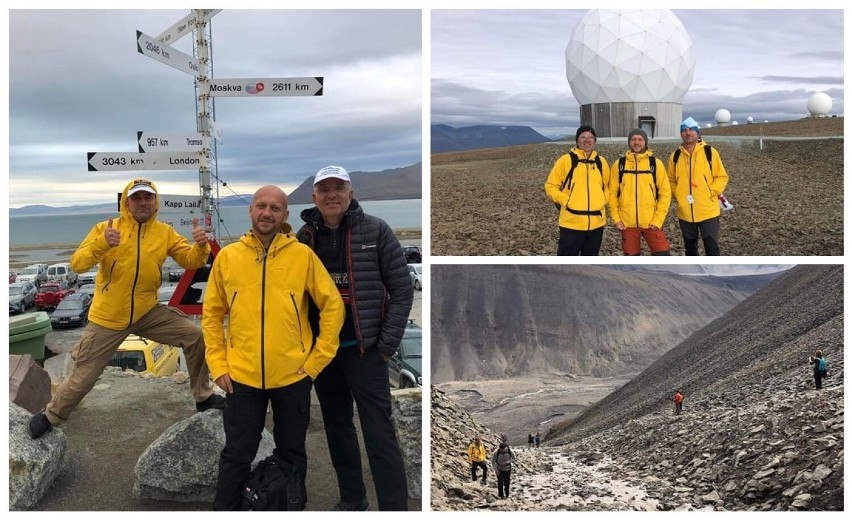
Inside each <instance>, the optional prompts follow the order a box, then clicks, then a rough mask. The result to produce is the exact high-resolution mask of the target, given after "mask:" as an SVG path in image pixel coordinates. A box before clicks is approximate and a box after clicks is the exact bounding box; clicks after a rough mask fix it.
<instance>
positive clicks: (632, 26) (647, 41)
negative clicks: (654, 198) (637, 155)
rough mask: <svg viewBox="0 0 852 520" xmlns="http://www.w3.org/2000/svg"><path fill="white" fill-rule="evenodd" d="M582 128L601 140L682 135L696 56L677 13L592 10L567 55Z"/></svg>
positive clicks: (568, 74) (568, 73) (569, 45)
mask: <svg viewBox="0 0 852 520" xmlns="http://www.w3.org/2000/svg"><path fill="white" fill-rule="evenodd" d="M565 65H566V76H567V78H568V83H569V84H570V86H571V92H572V93H573V94H574V97H575V98H576V99H577V101H579V102H580V124H581V125H590V126H592V127H594V129H595V132H596V133H597V135H598V137H627V134H628V133H630V131H631V130H633V129H634V128H641V129H642V130H644V131H645V132H647V134H648V136H650V137H676V136H679V135H680V122H681V121H682V120H683V96H684V95H685V94H686V92H687V90H689V87H690V86H691V85H692V79H693V76H694V75H695V53H694V51H693V48H692V40H691V39H690V38H689V34H687V32H686V29H685V28H684V26H683V23H682V22H681V21H680V19H678V18H677V17H676V16H675V15H674V13H672V12H671V11H670V10H667V9H663V10H592V11H589V12H588V13H586V14H585V15H584V16H583V17H582V19H580V22H579V23H578V24H577V26H576V27H575V28H574V31H573V33H572V34H571V40H570V42H569V43H568V47H567V48H566V49H565Z"/></svg>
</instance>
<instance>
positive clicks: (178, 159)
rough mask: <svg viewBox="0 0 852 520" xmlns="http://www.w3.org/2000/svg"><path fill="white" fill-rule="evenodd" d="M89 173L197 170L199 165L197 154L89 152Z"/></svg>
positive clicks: (199, 155)
mask: <svg viewBox="0 0 852 520" xmlns="http://www.w3.org/2000/svg"><path fill="white" fill-rule="evenodd" d="M87 158H88V161H89V171H90V172H106V171H127V170H197V169H198V166H199V165H200V164H201V154H200V153H199V152H171V153H133V152H128V153H110V152H89V153H88V154H87Z"/></svg>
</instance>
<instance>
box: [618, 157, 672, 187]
mask: <svg viewBox="0 0 852 520" xmlns="http://www.w3.org/2000/svg"><path fill="white" fill-rule="evenodd" d="M677 151H678V152H680V149H678V150H677ZM675 153H677V152H675ZM675 161H677V158H676V157H675ZM626 164H627V157H622V158H620V159H619V160H618V193H617V194H616V197H621V182H622V179H624V172H625V169H624V168H625V165H626ZM648 165H649V166H650V168H651V169H650V170H626V172H627V173H635V174H636V175H639V174H640V173H650V174H651V177H653V178H654V183H653V186H654V198H659V196H658V194H657V158H656V157H653V156H651V157H649V158H648ZM637 183H638V181H637Z"/></svg>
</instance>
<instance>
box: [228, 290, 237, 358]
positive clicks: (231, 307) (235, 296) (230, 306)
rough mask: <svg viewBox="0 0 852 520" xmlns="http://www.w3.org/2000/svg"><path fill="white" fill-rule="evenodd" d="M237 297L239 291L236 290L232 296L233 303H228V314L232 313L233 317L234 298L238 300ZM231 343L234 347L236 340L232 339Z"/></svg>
mask: <svg viewBox="0 0 852 520" xmlns="http://www.w3.org/2000/svg"><path fill="white" fill-rule="evenodd" d="M236 299H237V291H234V295H233V296H231V303H230V304H229V305H228V314H230V315H231V317H233V316H234V300H236ZM229 321H230V320H229ZM230 343H231V348H234V342H233V341H232V342H230Z"/></svg>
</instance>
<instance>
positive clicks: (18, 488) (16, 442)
mask: <svg viewBox="0 0 852 520" xmlns="http://www.w3.org/2000/svg"><path fill="white" fill-rule="evenodd" d="M31 416H32V414H31V413H30V412H28V411H27V410H24V409H23V408H21V407H20V406H18V405H16V404H15V403H10V404H9V509H10V510H11V511H23V510H26V509H30V508H32V507H33V506H35V505H36V504H38V502H39V500H41V497H42V496H44V493H45V491H47V489H48V488H50V486H51V484H53V481H54V479H55V478H56V477H57V476H58V475H59V473H60V471H62V465H63V463H64V459H65V451H66V449H67V445H68V443H67V440H66V438H65V434H64V433H62V431H61V430H59V429H58V428H53V429H52V430H51V431H49V432H47V433H46V434H44V435H43V436H42V437H41V438H39V439H36V440H33V439H30V434H29V432H28V431H27V425H28V423H29V421H30V417H31Z"/></svg>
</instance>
